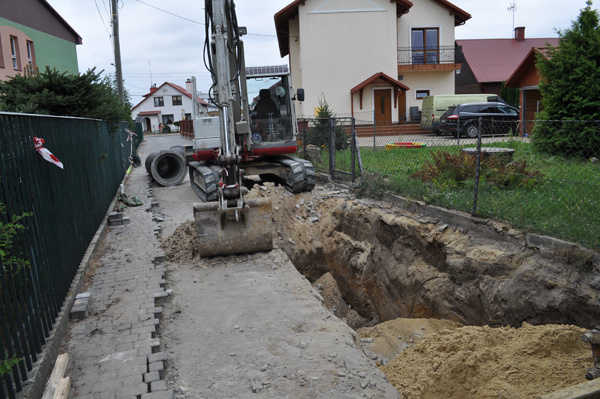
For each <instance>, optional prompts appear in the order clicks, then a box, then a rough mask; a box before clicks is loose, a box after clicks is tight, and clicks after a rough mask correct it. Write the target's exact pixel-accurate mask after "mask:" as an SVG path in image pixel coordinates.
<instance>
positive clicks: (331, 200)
mask: <svg viewBox="0 0 600 399" xmlns="http://www.w3.org/2000/svg"><path fill="white" fill-rule="evenodd" d="M273 199H274V202H273V217H274V224H275V226H277V228H278V236H279V246H280V247H281V248H283V249H284V251H285V252H286V253H287V255H288V256H289V258H290V259H291V260H292V261H293V263H294V265H295V266H296V268H297V269H298V270H299V271H300V272H301V273H302V274H303V275H304V276H305V277H306V278H308V279H309V280H310V281H311V282H312V283H313V284H315V285H316V286H317V287H319V288H320V289H323V288H324V287H328V288H329V287H330V286H331V284H332V283H335V287H331V291H339V293H340V295H341V298H342V299H343V301H344V302H345V303H344V304H342V303H340V302H339V298H333V297H331V298H330V299H331V300H332V303H331V304H329V305H331V307H330V308H331V309H332V310H334V312H335V314H336V315H337V316H338V317H340V318H345V319H347V321H348V323H349V324H350V326H351V327H353V328H360V327H363V326H373V325H375V324H378V323H381V322H384V321H388V320H393V319H397V318H433V319H445V320H450V321H455V322H458V323H461V324H464V325H474V326H492V327H497V326H513V327H518V326H520V325H521V324H522V323H524V322H525V323H529V324H534V325H539V324H574V325H578V326H581V327H585V328H588V327H594V326H596V325H597V324H600V323H598V322H599V320H598V314H599V311H600V302H598V300H597V299H598V294H599V292H600V291H599V289H600V275H599V274H598V268H599V267H600V265H599V264H598V261H597V259H598V256H597V255H596V257H594V254H593V253H592V252H585V251H581V252H580V253H577V251H576V250H570V251H563V252H561V251H556V253H554V256H548V255H545V256H542V255H541V254H540V251H538V250H536V249H535V248H529V247H527V245H526V243H525V241H524V240H521V239H519V238H518V236H517V237H507V236H506V233H502V232H497V230H506V228H504V229H498V228H497V226H493V225H490V226H489V230H490V232H489V234H477V233H474V232H470V231H467V230H465V229H462V228H454V227H452V226H450V225H449V224H446V223H444V221H443V220H438V219H436V218H431V217H423V216H419V215H416V214H413V213H410V212H408V211H405V210H403V209H399V208H396V207H394V206H392V205H391V204H389V203H385V202H379V201H369V200H360V199H356V198H354V197H353V196H352V195H351V194H350V193H349V192H348V191H347V190H342V191H340V190H335V189H334V188H333V187H329V188H325V187H320V188H318V189H317V190H316V191H315V192H313V193H308V194H302V195H296V196H291V195H287V194H286V193H284V194H283V195H279V196H273ZM515 235H516V233H515ZM595 259H596V260H595ZM328 294H329V292H328V293H326V295H325V300H326V301H327V298H329V295H328ZM335 301H337V303H335Z"/></svg>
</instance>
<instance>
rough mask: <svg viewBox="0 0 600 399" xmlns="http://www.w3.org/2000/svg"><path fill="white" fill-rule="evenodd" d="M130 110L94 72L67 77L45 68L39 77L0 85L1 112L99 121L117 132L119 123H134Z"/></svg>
mask: <svg viewBox="0 0 600 399" xmlns="http://www.w3.org/2000/svg"><path fill="white" fill-rule="evenodd" d="M130 107H131V104H129V103H126V104H121V102H120V100H119V96H118V94H117V90H116V88H115V87H114V85H113V82H111V81H110V79H109V78H108V77H106V78H104V79H101V78H100V74H96V73H95V72H94V69H91V70H88V71H87V72H86V73H84V74H80V75H67V74H66V73H59V72H58V71H56V69H50V68H49V67H46V71H45V72H43V73H40V74H38V75H35V74H34V75H33V76H27V77H24V76H21V75H17V76H15V77H13V78H11V79H10V80H8V81H4V82H0V111H6V112H22V113H29V114H44V115H58V116H78V117H82V118H93V119H102V120H104V121H106V122H108V123H109V126H110V128H111V130H116V128H117V126H118V123H119V122H124V121H126V122H129V123H133V121H132V120H131V110H130Z"/></svg>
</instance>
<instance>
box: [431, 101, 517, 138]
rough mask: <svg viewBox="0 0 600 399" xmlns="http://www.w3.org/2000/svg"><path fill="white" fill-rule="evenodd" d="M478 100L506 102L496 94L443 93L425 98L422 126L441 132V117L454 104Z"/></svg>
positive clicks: (437, 132)
mask: <svg viewBox="0 0 600 399" xmlns="http://www.w3.org/2000/svg"><path fill="white" fill-rule="evenodd" d="M477 102H502V103H503V102H505V101H504V100H503V99H502V98H500V96H498V95H495V94H442V95H436V96H427V97H425V98H423V105H422V107H421V128H423V129H431V130H432V131H433V133H435V134H440V128H439V123H440V117H441V116H442V114H443V113H444V112H446V110H447V109H448V107H450V106H452V105H458V104H464V103H477Z"/></svg>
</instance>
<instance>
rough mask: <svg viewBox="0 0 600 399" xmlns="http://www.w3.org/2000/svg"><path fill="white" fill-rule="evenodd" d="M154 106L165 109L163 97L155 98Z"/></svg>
mask: <svg viewBox="0 0 600 399" xmlns="http://www.w3.org/2000/svg"><path fill="white" fill-rule="evenodd" d="M154 106H155V107H164V106H165V99H164V98H163V97H154Z"/></svg>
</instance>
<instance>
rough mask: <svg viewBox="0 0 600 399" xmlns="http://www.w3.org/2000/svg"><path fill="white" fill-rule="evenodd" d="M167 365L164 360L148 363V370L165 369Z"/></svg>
mask: <svg viewBox="0 0 600 399" xmlns="http://www.w3.org/2000/svg"><path fill="white" fill-rule="evenodd" d="M164 369H165V365H164V363H163V362H153V363H150V364H148V371H163V370H164Z"/></svg>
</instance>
